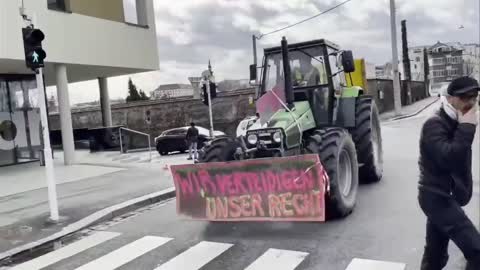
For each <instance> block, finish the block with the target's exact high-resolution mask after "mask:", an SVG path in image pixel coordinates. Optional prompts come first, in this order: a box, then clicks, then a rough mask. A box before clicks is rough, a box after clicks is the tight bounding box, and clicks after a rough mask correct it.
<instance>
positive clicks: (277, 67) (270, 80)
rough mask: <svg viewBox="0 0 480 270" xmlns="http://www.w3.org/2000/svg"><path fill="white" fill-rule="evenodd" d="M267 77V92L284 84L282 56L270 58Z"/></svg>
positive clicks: (276, 55) (277, 55)
mask: <svg viewBox="0 0 480 270" xmlns="http://www.w3.org/2000/svg"><path fill="white" fill-rule="evenodd" d="M265 76H266V77H265V91H270V90H272V89H273V88H274V87H275V86H277V85H280V84H283V61H282V56H281V55H280V54H275V55H272V56H270V57H268V60H267V70H266V74H265Z"/></svg>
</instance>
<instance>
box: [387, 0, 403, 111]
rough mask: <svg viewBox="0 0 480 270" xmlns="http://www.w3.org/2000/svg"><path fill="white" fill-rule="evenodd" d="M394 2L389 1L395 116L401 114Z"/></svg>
mask: <svg viewBox="0 0 480 270" xmlns="http://www.w3.org/2000/svg"><path fill="white" fill-rule="evenodd" d="M395 12H396V11H395V0H390V26H391V35H392V62H393V63H392V66H393V99H394V105H395V115H396V116H399V115H400V114H401V113H402V97H401V92H400V91H401V90H400V76H399V74H398V47H397V22H396V15H395Z"/></svg>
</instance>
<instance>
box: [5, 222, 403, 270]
mask: <svg viewBox="0 0 480 270" xmlns="http://www.w3.org/2000/svg"><path fill="white" fill-rule="evenodd" d="M121 235H122V234H121V233H117V232H108V231H97V232H95V233H93V234H91V235H89V236H87V237H85V238H82V239H80V240H78V241H76V242H73V243H71V244H68V245H66V246H63V247H60V248H59V249H56V250H54V251H51V252H50V253H47V254H45V255H42V256H40V257H37V258H34V259H32V260H30V261H27V262H24V263H21V264H19V265H16V266H13V267H11V268H9V270H40V269H44V268H46V267H51V266H52V265H54V264H56V263H59V264H61V262H62V261H63V262H65V261H68V260H71V259H72V258H74V257H75V256H76V255H79V254H80V253H82V252H86V251H87V250H89V249H91V248H94V247H97V246H100V245H101V244H104V243H106V242H108V241H111V240H113V239H115V238H119V237H121ZM174 241H175V239H173V238H168V237H160V236H143V237H141V238H139V239H136V240H133V241H132V242H130V243H127V244H125V245H123V246H120V247H118V248H117V249H115V250H113V251H111V252H110V253H107V254H105V255H103V256H102V255H101V256H99V257H98V258H93V259H92V260H91V261H89V262H85V263H84V264H83V265H81V266H80V267H77V268H76V270H99V269H101V270H113V269H118V268H121V267H122V266H125V265H126V264H128V263H130V262H132V261H134V260H142V256H144V255H146V254H147V253H149V252H151V251H154V250H156V249H160V248H166V247H162V246H164V245H166V244H168V243H172V242H174ZM232 247H234V244H232V243H220V242H209V241H201V242H199V243H197V244H194V245H193V246H191V247H187V249H186V250H185V251H183V252H182V251H179V252H180V254H175V255H174V256H173V257H172V258H169V259H168V260H166V261H165V262H164V263H162V264H160V265H158V267H156V268H155V267H153V268H152V269H148V270H198V269H200V268H202V267H205V268H202V269H209V268H208V264H209V263H212V262H213V261H214V260H216V259H218V258H219V257H222V254H224V253H225V252H227V251H228V250H230V249H231V248H232ZM229 255H231V254H229ZM231 256H233V255H231ZM308 256H309V253H308V252H304V251H295V250H282V249H274V248H267V250H266V251H265V252H264V253H263V254H262V255H260V256H259V257H257V258H256V259H254V260H253V261H252V262H250V263H249V264H247V265H245V266H241V268H242V269H245V270H265V269H275V270H294V269H297V268H298V267H299V266H300V265H301V264H302V262H304V261H305V259H306V258H307V257H308ZM223 259H226V258H225V256H224V258H223ZM235 268H236V269H239V267H238V266H237V267H235ZM49 269H64V268H63V267H61V268H49ZM122 269H124V268H122ZM312 269H325V268H322V266H321V265H315V266H314V267H313V268H312ZM345 270H406V265H405V264H403V263H395V262H387V261H375V260H366V259H359V258H354V259H352V261H351V262H350V264H349V265H348V266H347V268H346V269H345Z"/></svg>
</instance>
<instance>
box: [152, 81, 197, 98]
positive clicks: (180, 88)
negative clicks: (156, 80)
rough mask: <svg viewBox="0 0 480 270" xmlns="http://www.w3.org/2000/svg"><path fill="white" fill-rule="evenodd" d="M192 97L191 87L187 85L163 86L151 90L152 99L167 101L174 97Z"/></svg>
mask: <svg viewBox="0 0 480 270" xmlns="http://www.w3.org/2000/svg"><path fill="white" fill-rule="evenodd" d="M185 96H193V87H192V86H191V85H189V84H179V83H173V84H163V85H160V86H159V87H158V88H157V89H155V90H153V91H152V93H151V95H150V97H151V98H152V99H169V98H175V97H185Z"/></svg>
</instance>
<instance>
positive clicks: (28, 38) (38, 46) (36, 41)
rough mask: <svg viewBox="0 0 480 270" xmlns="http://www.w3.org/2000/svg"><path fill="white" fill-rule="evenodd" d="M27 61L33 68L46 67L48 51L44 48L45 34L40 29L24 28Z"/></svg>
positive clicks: (28, 65)
mask: <svg viewBox="0 0 480 270" xmlns="http://www.w3.org/2000/svg"><path fill="white" fill-rule="evenodd" d="M22 33H23V46H24V48H25V63H26V65H27V67H29V68H31V69H37V68H41V67H44V62H43V61H44V60H45V58H46V57H47V53H46V52H45V51H44V50H43V49H42V41H43V40H44V39H45V34H43V32H42V31H41V30H40V29H34V28H22Z"/></svg>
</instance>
